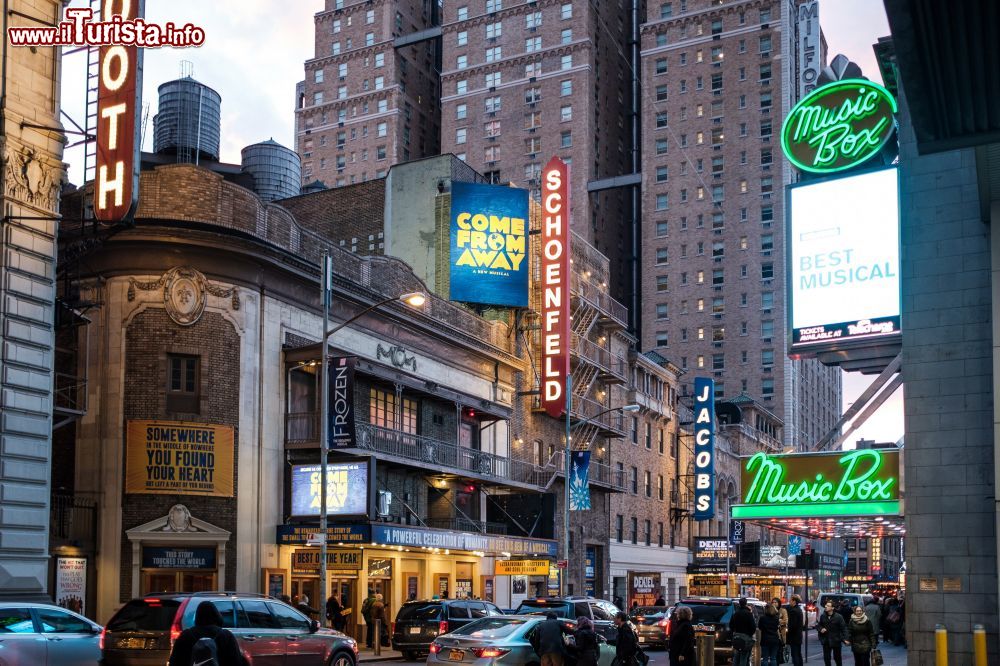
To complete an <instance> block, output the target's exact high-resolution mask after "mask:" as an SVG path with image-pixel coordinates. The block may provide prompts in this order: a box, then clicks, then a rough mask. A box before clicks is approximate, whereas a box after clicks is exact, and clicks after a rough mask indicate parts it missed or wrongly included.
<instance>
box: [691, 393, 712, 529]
mask: <svg viewBox="0 0 1000 666" xmlns="http://www.w3.org/2000/svg"><path fill="white" fill-rule="evenodd" d="M713 518H715V382H714V381H713V380H712V379H711V378H710V377H695V378H694V519H695V520H712V519H713Z"/></svg>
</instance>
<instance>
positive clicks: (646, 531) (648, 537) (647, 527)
mask: <svg viewBox="0 0 1000 666" xmlns="http://www.w3.org/2000/svg"><path fill="white" fill-rule="evenodd" d="M643 528H644V529H643V532H644V534H645V536H646V545H647V546H648V545H650V542H651V540H652V534H651V532H652V531H653V530H652V528H651V527H650V522H649V520H646V521H645V522H644V524H643Z"/></svg>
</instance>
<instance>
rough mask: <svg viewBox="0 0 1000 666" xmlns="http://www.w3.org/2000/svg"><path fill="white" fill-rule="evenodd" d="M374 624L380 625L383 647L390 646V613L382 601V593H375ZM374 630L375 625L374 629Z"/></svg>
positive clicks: (380, 640) (380, 637) (372, 609)
mask: <svg viewBox="0 0 1000 666" xmlns="http://www.w3.org/2000/svg"><path fill="white" fill-rule="evenodd" d="M371 616H372V624H373V625H374V624H377V625H379V634H378V635H379V643H380V644H381V645H382V647H389V627H388V623H389V614H388V613H387V612H386V610H385V602H383V601H382V595H381V594H376V595H375V603H373V604H372V608H371ZM372 630H373V631H374V627H373V629H372Z"/></svg>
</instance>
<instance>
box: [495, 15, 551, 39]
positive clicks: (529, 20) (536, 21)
mask: <svg viewBox="0 0 1000 666" xmlns="http://www.w3.org/2000/svg"><path fill="white" fill-rule="evenodd" d="M541 25H542V13H541V12H528V13H527V14H525V15H524V27H525V28H527V29H529V30H530V29H531V28H537V27H539V26H541ZM487 36H488V35H487Z"/></svg>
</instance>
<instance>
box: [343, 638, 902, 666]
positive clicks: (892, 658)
mask: <svg viewBox="0 0 1000 666" xmlns="http://www.w3.org/2000/svg"><path fill="white" fill-rule="evenodd" d="M810 638H811V637H810ZM879 649H880V650H882V657H883V658H884V660H885V663H884V666H906V648H902V647H896V646H894V645H886V644H884V643H883V644H881V645H879ZM803 652H804V651H803ZM647 654H648V655H649V663H650V664H651V665H652V666H669V664H670V659H669V658H668V657H667V653H666V652H665V651H663V650H649V651H648V652H647ZM843 657H844V666H850V665H852V664H854V655H852V654H851V651H850V648H846V647H845V648H844V653H843ZM359 661H360V662H361V663H363V664H365V665H366V666H368V665H376V664H386V665H387V666H389V665H392V666H401V665H402V664H416V663H424V661H423V660H421V661H420V662H404V661H403V657H402V655H400V654H399V653H398V652H396V651H394V650H390V649H389V648H383V650H382V654H381V655H380V656H375V655H374V653H373V652H372V651H371V650H366V649H364V648H362V650H361V655H360V657H359ZM806 663H807V664H814V665H816V664H822V663H823V650H822V649H821V648H820V646H819V642H818V641H814V640H810V641H809V653H808V655H807V657H806ZM699 666H701V665H699Z"/></svg>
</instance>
